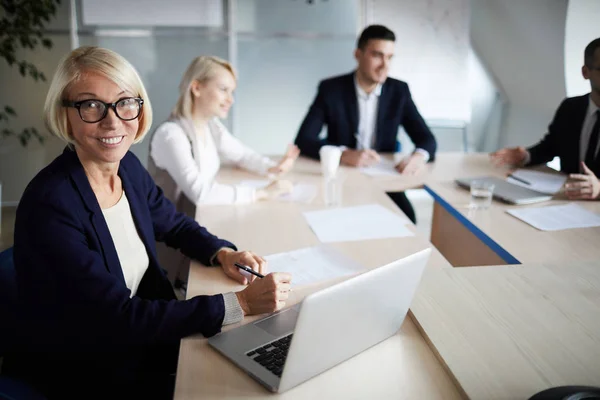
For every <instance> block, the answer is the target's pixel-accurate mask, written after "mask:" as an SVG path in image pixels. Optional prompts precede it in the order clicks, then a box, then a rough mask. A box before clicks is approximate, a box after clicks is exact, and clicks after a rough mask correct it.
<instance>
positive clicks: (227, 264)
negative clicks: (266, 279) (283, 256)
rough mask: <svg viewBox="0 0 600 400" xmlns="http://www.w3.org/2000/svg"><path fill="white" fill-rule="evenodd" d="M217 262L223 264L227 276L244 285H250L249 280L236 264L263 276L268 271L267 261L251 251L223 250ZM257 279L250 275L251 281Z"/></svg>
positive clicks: (218, 254)
mask: <svg viewBox="0 0 600 400" xmlns="http://www.w3.org/2000/svg"><path fill="white" fill-rule="evenodd" d="M217 261H218V262H219V264H221V267H222V268H223V271H224V272H225V275H227V276H228V277H230V278H231V279H233V280H234V281H236V282H239V283H240V284H242V285H247V284H248V278H247V277H246V276H244V275H243V274H242V273H241V271H240V270H239V268H238V267H236V266H235V263H239V264H242V265H246V266H247V267H249V268H252V269H253V270H254V271H256V272H258V273H260V274H263V275H264V274H265V273H266V271H267V261H266V260H265V259H264V258H262V257H261V256H259V255H257V254H254V253H253V252H251V251H234V250H232V249H229V248H223V249H221V250H220V251H219V252H218V253H217ZM255 278H256V277H255V276H254V275H250V278H249V279H250V281H253V280H254V279H255Z"/></svg>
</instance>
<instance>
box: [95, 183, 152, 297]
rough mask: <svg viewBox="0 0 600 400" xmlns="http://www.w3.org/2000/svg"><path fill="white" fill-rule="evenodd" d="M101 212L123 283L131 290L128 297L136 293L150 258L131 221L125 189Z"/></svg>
mask: <svg viewBox="0 0 600 400" xmlns="http://www.w3.org/2000/svg"><path fill="white" fill-rule="evenodd" d="M102 214H103V215H104V219H105V220H106V225H107V226H108V231H109V232H110V236H111V237H112V240H113V243H114V244H115V250H117V256H118V257H119V262H120V263H121V269H122V270H123V277H124V278H125V284H126V285H127V288H128V289H129V290H131V296H130V297H133V296H135V294H136V293H137V290H138V287H139V286H140V282H141V281H142V278H143V277H144V274H145V273H146V270H147V269H148V264H149V263H150V260H149V259H148V252H147V251H146V247H145V246H144V243H143V242H142V239H141V238H140V235H139V234H138V231H137V229H136V227H135V223H134V222H133V217H132V215H131V209H130V208H129V201H127V196H126V195H125V191H123V195H122V196H121V198H120V199H119V201H118V202H117V204H115V205H114V206H112V207H109V208H105V209H103V210H102Z"/></svg>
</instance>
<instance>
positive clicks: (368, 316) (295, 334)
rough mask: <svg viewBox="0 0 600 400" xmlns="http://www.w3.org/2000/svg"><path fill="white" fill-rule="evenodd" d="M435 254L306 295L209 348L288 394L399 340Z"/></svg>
mask: <svg viewBox="0 0 600 400" xmlns="http://www.w3.org/2000/svg"><path fill="white" fill-rule="evenodd" d="M430 252H431V250H430V249H426V250H423V251H420V252H418V253H416V254H413V255H411V256H409V257H406V258H403V259H400V260H398V261H394V262H393V263H391V264H388V265H385V266H383V267H379V268H376V269H373V270H370V271H368V272H365V273H363V274H361V275H358V276H356V277H353V278H350V279H348V280H346V281H344V282H341V283H339V284H336V285H334V286H330V287H329V288H326V289H324V290H321V291H319V292H316V293H313V294H311V295H309V296H307V297H306V298H305V299H304V300H303V301H302V303H300V304H299V305H297V306H295V307H292V308H288V309H286V310H283V311H280V312H277V313H274V314H271V315H270V316H268V317H266V318H264V319H261V320H259V321H256V322H254V323H252V324H247V325H243V326H240V327H239V328H236V329H232V330H230V331H227V332H222V333H220V334H218V335H216V336H213V337H212V338H210V339H209V340H208V343H209V344H210V345H211V346H213V347H214V348H215V349H217V350H218V351H219V352H220V353H222V354H223V355H224V356H225V357H227V358H229V359H230V360H231V361H232V362H234V363H235V364H236V365H238V366H239V367H240V368H242V369H243V370H244V371H246V372H247V373H248V374H249V375H250V376H252V377H253V378H254V379H256V380H257V381H258V382H260V383H261V384H262V385H264V386H265V387H266V388H267V389H269V390H271V391H273V392H284V391H286V390H288V389H290V388H293V387H294V386H296V385H299V384H300V383H302V382H304V381H306V380H308V379H310V378H312V377H314V376H316V375H318V374H320V373H321V372H323V371H326V370H328V369H330V368H332V367H334V366H335V365H337V364H339V363H341V362H342V361H345V360H347V359H349V358H350V357H353V356H354V355H356V354H358V353H360V352H362V351H363V350H366V349H368V348H369V347H371V346H373V345H375V344H377V343H379V342H381V341H383V340H385V339H387V338H389V337H390V336H392V335H394V334H395V333H396V332H397V331H398V329H400V326H401V325H402V322H403V321H404V317H405V316H406V313H407V312H408V308H409V306H410V303H411V301H412V298H413V296H414V294H415V291H416V290H417V286H418V285H419V281H420V280H421V275H422V273H423V270H424V268H425V265H426V264H427V260H428V259H429V254H430Z"/></svg>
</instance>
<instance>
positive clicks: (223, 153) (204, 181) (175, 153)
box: [150, 118, 276, 204]
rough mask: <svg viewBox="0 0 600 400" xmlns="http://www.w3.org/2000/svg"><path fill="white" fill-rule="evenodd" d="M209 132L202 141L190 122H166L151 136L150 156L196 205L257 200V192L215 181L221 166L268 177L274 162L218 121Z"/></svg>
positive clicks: (216, 120)
mask: <svg viewBox="0 0 600 400" xmlns="http://www.w3.org/2000/svg"><path fill="white" fill-rule="evenodd" d="M208 131H209V133H210V134H208V135H205V137H204V138H200V137H199V135H198V134H197V133H196V131H195V130H194V128H193V125H192V122H191V121H190V120H185V119H183V120H177V122H175V121H168V122H164V123H163V124H161V125H160V126H159V127H158V128H157V130H156V132H155V133H154V135H153V137H152V142H151V144H150V157H152V160H153V161H154V163H155V164H156V166H157V167H158V168H161V169H164V170H166V171H167V172H168V173H169V175H170V176H171V177H172V178H173V180H174V181H175V183H176V184H177V186H178V187H179V190H181V191H182V192H183V193H184V194H185V195H186V196H187V197H188V199H190V200H191V201H192V202H194V203H195V204H200V203H202V204H233V203H236V204H241V203H251V202H253V201H255V197H256V189H254V188H250V187H244V186H239V185H226V184H221V183H218V182H216V181H215V176H216V175H217V173H218V172H219V168H220V167H221V163H222V162H227V163H232V164H234V165H236V166H238V167H240V168H243V169H246V170H249V171H252V172H256V173H258V174H260V175H266V174H267V170H268V169H269V168H271V167H273V166H275V165H276V164H275V162H274V161H272V160H270V159H269V158H267V157H263V156H262V155H260V154H258V153H256V152H255V151H254V150H252V149H250V148H249V147H247V146H245V145H244V144H243V143H242V142H241V141H240V140H238V139H236V138H235V137H234V136H233V135H232V134H231V133H229V131H228V130H227V128H226V127H225V126H224V125H223V124H222V123H221V122H220V121H219V120H218V119H216V118H215V119H213V120H211V121H210V122H209V123H208Z"/></svg>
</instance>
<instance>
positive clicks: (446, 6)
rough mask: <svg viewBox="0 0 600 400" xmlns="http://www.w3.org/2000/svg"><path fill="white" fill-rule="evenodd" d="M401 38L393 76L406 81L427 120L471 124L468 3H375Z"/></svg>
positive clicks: (376, 13)
mask: <svg viewBox="0 0 600 400" xmlns="http://www.w3.org/2000/svg"><path fill="white" fill-rule="evenodd" d="M371 1H372V3H373V6H372V8H373V11H372V20H371V21H368V22H369V23H374V24H383V25H386V26H387V27H388V28H390V29H391V30H393V31H394V33H395V34H396V55H395V57H394V61H393V62H392V65H391V67H390V76H392V77H395V78H398V79H402V80H404V81H406V82H407V83H408V84H409V86H410V90H411V93H412V96H413V98H414V100H415V104H416V105H417V107H418V108H419V111H420V112H421V114H422V115H423V116H424V118H426V119H446V120H461V121H469V119H470V117H471V104H470V98H469V91H468V90H465V88H467V87H468V85H469V80H468V52H469V0H429V1H414V0H371Z"/></svg>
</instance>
